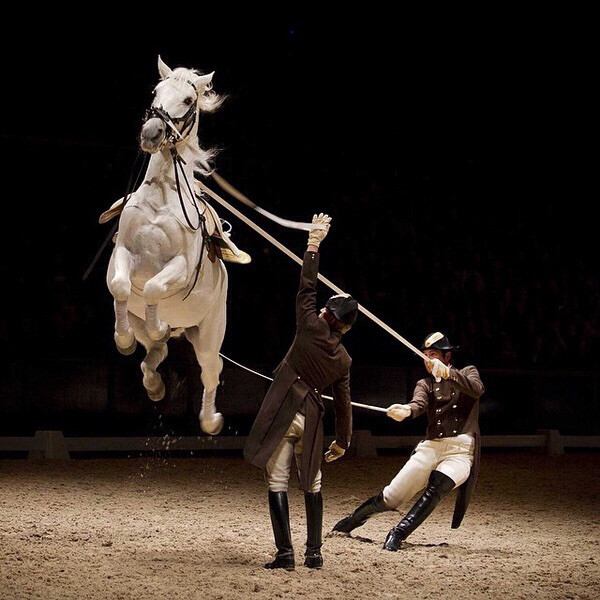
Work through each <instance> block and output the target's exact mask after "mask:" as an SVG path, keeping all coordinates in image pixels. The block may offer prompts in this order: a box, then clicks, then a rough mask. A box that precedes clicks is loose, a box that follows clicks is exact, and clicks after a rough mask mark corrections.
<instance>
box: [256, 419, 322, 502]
mask: <svg viewBox="0 0 600 600" xmlns="http://www.w3.org/2000/svg"><path fill="white" fill-rule="evenodd" d="M303 437H304V415H302V414H300V413H296V415H295V416H294V420H293V421H292V424H291V425H290V426H289V429H288V430H287V431H286V433H285V435H284V436H283V439H282V440H281V442H279V445H278V446H277V448H276V449H275V452H273V454H272V455H271V458H270V459H269V462H268V463H267V466H266V468H265V478H266V480H267V483H268V484H269V491H270V492H287V491H288V482H289V480H290V469H291V467H292V459H293V458H295V459H296V469H297V470H298V471H299V470H300V459H301V458H302V439H303ZM320 490H321V471H320V470H319V472H318V473H317V476H316V477H315V480H314V481H313V484H312V486H311V488H310V490H309V491H310V492H313V493H314V492H319V491H320Z"/></svg>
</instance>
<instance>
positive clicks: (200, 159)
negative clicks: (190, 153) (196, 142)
mask: <svg viewBox="0 0 600 600" xmlns="http://www.w3.org/2000/svg"><path fill="white" fill-rule="evenodd" d="M198 75H204V73H202V72H200V71H198V70H196V69H188V68H186V67H177V68H175V69H173V71H172V72H171V74H170V75H169V77H167V78H166V79H169V80H170V81H172V82H175V83H176V84H178V85H179V84H186V85H187V84H188V83H189V82H190V81H192V80H193V79H195V77H196V76H198ZM163 81H165V80H163ZM226 99H227V95H225V94H217V93H216V92H214V91H213V89H212V83H209V84H208V85H207V86H206V87H205V88H204V92H203V93H200V97H199V98H198V108H199V109H200V110H201V111H203V112H214V111H215V110H217V109H218V108H219V107H220V106H221V104H223V102H225V100H226ZM196 152H197V154H198V156H197V158H196V159H195V160H194V164H195V166H196V170H198V171H200V173H202V175H209V174H210V172H211V170H212V167H211V162H213V160H214V158H215V157H216V155H217V154H218V152H219V151H218V149H217V148H208V149H204V148H202V147H200V146H198V148H197V149H196Z"/></svg>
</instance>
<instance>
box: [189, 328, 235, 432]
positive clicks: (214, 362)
mask: <svg viewBox="0 0 600 600" xmlns="http://www.w3.org/2000/svg"><path fill="white" fill-rule="evenodd" d="M220 321H221V320H220V319H218V318H217V319H214V320H213V321H211V322H209V323H207V327H206V328H204V324H203V326H202V328H200V327H197V326H195V327H188V328H186V330H185V337H186V338H187V339H188V340H189V341H190V343H191V344H192V346H193V347H194V352H195V353H196V358H197V360H198V363H199V364H200V368H201V369H202V373H201V375H200V378H201V379H202V385H203V386H204V392H203V393H202V408H201V409H200V426H201V427H202V431H204V432H205V433H208V434H209V435H217V434H218V433H220V431H221V429H223V423H224V419H223V415H222V414H221V413H220V412H216V407H215V398H216V395H217V386H218V385H219V375H220V374H221V369H222V368H223V361H222V359H221V357H220V356H219V348H220V347H221V343H222V341H223V336H224V335H225V323H224V320H223V323H222V325H221V324H220Z"/></svg>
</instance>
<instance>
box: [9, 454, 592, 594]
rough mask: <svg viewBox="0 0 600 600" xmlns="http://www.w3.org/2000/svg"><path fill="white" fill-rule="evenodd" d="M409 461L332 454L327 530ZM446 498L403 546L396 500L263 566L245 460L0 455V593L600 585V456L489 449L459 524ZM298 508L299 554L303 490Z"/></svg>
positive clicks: (257, 509)
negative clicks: (395, 534)
mask: <svg viewBox="0 0 600 600" xmlns="http://www.w3.org/2000/svg"><path fill="white" fill-rule="evenodd" d="M406 458H407V456H406V455H402V456H386V457H380V458H376V459H374V458H369V459H359V458H351V457H344V458H343V459H341V460H339V461H337V462H336V463H331V464H325V465H324V487H323V493H324V499H325V515H324V530H325V532H328V531H329V530H330V529H331V527H332V526H333V524H334V523H335V522H336V521H337V520H338V519H339V518H340V517H341V516H343V515H345V514H346V513H348V512H350V511H351V510H352V509H353V508H354V507H355V506H356V505H357V504H358V503H359V502H361V501H362V500H364V499H365V498H367V497H368V496H370V495H372V494H373V493H376V492H377V491H378V489H379V488H380V487H381V486H382V485H383V484H385V483H387V482H388V481H389V479H391V477H392V476H393V475H394V474H395V473H396V471H397V470H398V469H399V468H400V467H401V466H402V464H404V462H405V460H406ZM453 504H454V494H451V495H450V496H449V497H447V498H445V499H444V500H443V501H442V503H441V504H440V506H439V507H438V508H437V510H436V511H435V512H434V513H433V514H432V515H431V517H430V518H429V519H428V520H427V521H426V522H425V523H424V524H423V525H422V526H421V527H420V528H419V529H417V531H416V532H415V533H414V534H413V535H412V536H411V538H409V542H410V544H408V545H407V547H406V548H405V549H403V550H402V551H400V552H397V553H392V552H387V551H384V550H382V549H381V544H382V541H383V539H384V537H385V534H386V532H387V530H388V529H389V528H390V527H391V526H392V525H395V524H396V523H397V521H398V520H399V519H400V517H401V514H399V513H396V512H388V513H382V514H380V515H377V516H375V517H373V518H372V519H371V520H370V521H368V522H367V524H365V525H364V526H363V527H362V528H360V529H357V530H356V531H355V535H354V536H353V537H351V538H345V537H339V536H337V535H336V536H332V537H326V538H325V543H324V546H323V554H324V559H325V566H324V569H323V570H321V571H315V570H309V569H307V568H305V567H303V566H298V567H297V568H296V571H294V572H291V573H288V572H284V571H281V570H276V571H267V570H265V569H263V568H262V565H263V564H264V562H266V561H267V560H270V558H271V556H272V553H273V551H274V545H273V539H272V533H271V528H270V522H269V516H268V508H267V504H266V486H265V483H264V481H263V479H262V474H261V473H260V471H259V470H258V469H255V468H254V467H251V466H248V465H247V464H246V463H244V461H243V460H242V458H241V457H239V458H238V457H237V456H229V457H224V458H223V457H204V458H198V457H196V458H164V457H155V456H142V457H138V458H110V459H105V458H102V459H85V460H84V459H73V460H70V461H47V462H41V461H40V462H34V461H27V460H20V459H6V460H1V461H0V598H2V599H7V600H8V599H10V600H19V599H25V598H27V599H29V598H43V599H46V600H49V599H61V600H67V599H71V598H73V599H75V598H77V599H81V598H85V599H86V600H92V599H113V598H114V599H136V600H137V599H140V598H142V599H162V598H165V599H167V598H168V599H178V598H182V599H183V598H185V599H195V598H198V599H201V598H202V599H207V600H212V599H234V600H239V599H245V598H251V599H256V600H261V599H273V598H295V599H302V598H307V599H319V600H328V599H331V600H338V599H343V600H353V599H360V600H370V599H379V598H381V599H384V598H385V599H392V598H400V599H402V600H411V599H413V598H414V599H417V598H419V599H423V598H436V599H437V600H440V599H445V598H448V599H450V598H451V599H453V600H457V599H463V598H464V599H474V600H476V599H484V598H485V599H486V600H495V599H503V600H510V599H517V598H519V599H521V598H531V599H533V598H536V599H540V598H543V599H546V598H552V599H557V600H558V599H561V600H563V599H573V600H583V599H587V600H597V599H598V598H600V512H599V509H600V455H599V454H598V453H589V454H566V455H563V456H556V457H548V456H542V455H538V454H532V453H529V452H526V453H515V454H489V455H486V454H485V453H484V455H483V460H482V471H481V478H480V481H479V484H478V486H477V488H476V492H475V495H474V498H473V501H472V504H471V506H470V508H469V510H468V512H467V515H466V517H465V520H464V522H463V524H462V526H461V527H460V528H459V529H458V530H451V529H450V519H451V514H452V509H453ZM290 510H291V523H292V534H293V537H294V542H295V546H296V552H297V555H300V554H301V553H302V552H303V544H304V542H305V519H304V505H303V497H302V495H301V493H300V492H299V490H298V489H297V488H296V487H294V488H293V489H291V490H290ZM297 558H298V557H297ZM300 562H301V561H300Z"/></svg>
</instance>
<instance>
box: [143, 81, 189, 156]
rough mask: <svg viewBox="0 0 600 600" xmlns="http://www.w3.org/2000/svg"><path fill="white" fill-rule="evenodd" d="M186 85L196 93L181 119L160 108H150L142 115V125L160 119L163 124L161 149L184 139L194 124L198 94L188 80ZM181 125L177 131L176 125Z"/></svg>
mask: <svg viewBox="0 0 600 600" xmlns="http://www.w3.org/2000/svg"><path fill="white" fill-rule="evenodd" d="M186 83H188V84H189V85H191V86H192V89H193V90H194V92H195V93H196V97H195V98H194V101H193V102H192V103H191V104H190V108H189V109H188V110H187V111H186V112H185V113H184V114H183V115H182V116H181V117H172V116H171V115H170V114H169V113H168V112H167V111H166V110H165V109H164V108H163V107H162V106H151V107H150V108H148V109H147V110H146V112H145V113H144V124H146V123H147V122H148V121H149V120H150V119H155V118H156V119H160V120H161V121H162V122H163V123H164V124H165V129H166V131H167V133H165V139H164V140H163V143H162V145H161V148H162V147H164V146H165V145H166V144H170V145H171V146H174V145H175V143H176V142H178V141H181V140H183V139H185V138H186V137H187V136H188V135H189V134H190V132H191V131H192V128H193V127H194V125H195V123H196V114H197V112H198V92H197V90H196V86H195V85H194V84H193V83H192V82H191V81H189V80H186ZM180 123H181V129H177V125H179V124H180Z"/></svg>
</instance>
